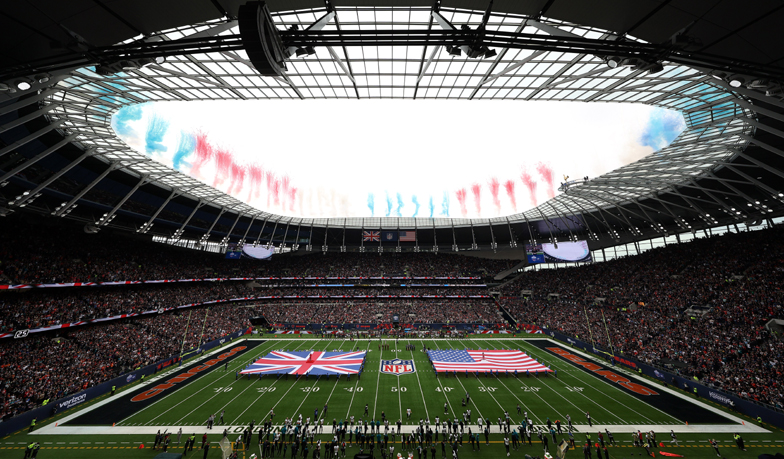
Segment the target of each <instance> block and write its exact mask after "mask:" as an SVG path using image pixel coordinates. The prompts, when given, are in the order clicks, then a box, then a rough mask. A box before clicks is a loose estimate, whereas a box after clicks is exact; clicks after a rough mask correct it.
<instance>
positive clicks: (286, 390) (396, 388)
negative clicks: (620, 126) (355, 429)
mask: <svg viewBox="0 0 784 459" xmlns="http://www.w3.org/2000/svg"><path fill="white" fill-rule="evenodd" d="M388 342H390V343H391V347H392V350H388V351H381V352H380V351H379V350H378V342H377V341H368V340H359V341H356V342H349V341H322V340H315V339H308V338H295V339H287V338H272V339H269V340H268V341H266V342H265V343H262V344H261V345H259V346H258V347H256V348H255V349H252V350H251V351H250V352H248V353H246V354H244V355H241V356H239V357H238V358H237V359H235V360H232V361H230V363H229V366H228V370H225V369H224V367H223V366H222V365H219V366H217V367H216V368H215V369H214V370H212V371H210V372H209V373H207V374H204V375H203V376H202V377H200V378H199V379H196V380H194V381H193V382H191V383H188V384H184V385H182V386H183V387H179V388H176V389H175V390H172V391H171V392H170V393H167V394H166V395H165V396H162V397H159V400H158V401H157V402H156V403H154V404H152V405H150V406H149V407H147V408H145V409H143V410H141V411H139V412H137V413H135V414H133V415H132V416H130V417H128V418H127V419H118V420H117V421H116V422H117V425H118V426H156V427H160V428H167V427H171V426H184V432H183V437H186V436H187V434H190V433H196V434H197V435H198V437H199V438H200V437H201V434H202V433H204V432H205V431H206V428H205V422H206V420H207V417H208V416H209V415H210V414H212V413H218V414H220V412H221V411H222V410H225V424H226V425H230V426H233V431H238V430H241V428H242V427H241V426H245V425H247V424H248V423H250V422H251V421H252V420H255V421H256V424H257V425H258V424H259V423H261V422H263V421H264V420H265V419H266V418H267V417H268V416H269V413H270V411H271V410H272V411H274V413H275V423H279V422H282V420H283V419H284V418H285V417H296V415H297V414H299V413H302V415H303V417H308V416H310V417H312V416H313V411H314V409H318V410H319V416H320V417H321V416H324V414H323V413H322V408H323V406H324V404H325V403H328V405H329V412H328V413H327V415H326V416H324V417H325V427H324V432H325V435H324V436H323V437H321V438H323V439H324V440H326V439H327V437H330V435H328V433H329V432H331V424H332V419H333V418H337V419H338V420H340V419H346V418H348V417H349V416H351V415H354V416H355V417H356V418H357V419H361V418H363V417H364V408H365V404H367V405H368V411H369V415H368V416H367V418H370V419H380V418H381V412H382V411H383V412H384V413H385V414H386V416H387V418H388V419H389V420H390V425H391V424H392V423H394V422H395V421H397V419H402V421H403V424H404V425H405V424H416V423H418V421H419V419H420V418H429V419H431V421H432V420H434V418H435V417H436V416H439V417H441V418H442V419H443V418H444V403H447V413H448V416H449V417H450V418H453V417H459V418H462V412H463V411H464V410H465V409H466V408H464V407H463V406H462V403H461V402H462V399H463V398H464V397H465V393H466V392H469V393H470V394H471V400H472V402H473V403H471V405H470V406H469V408H471V409H472V411H473V413H472V419H473V420H475V419H476V418H477V416H482V417H485V418H490V419H491V420H492V421H493V423H494V424H496V425H497V418H498V417H503V411H504V410H508V412H509V414H510V416H511V418H512V420H513V421H514V422H515V425H517V424H519V422H520V421H521V420H522V416H520V415H518V414H517V411H516V406H517V404H520V405H521V406H522V409H523V410H525V411H527V412H528V414H529V417H531V418H532V419H533V421H534V423H535V424H544V423H545V422H546V420H547V418H550V419H551V420H555V419H561V420H563V419H564V417H565V415H566V414H570V415H571V417H572V419H573V421H574V422H575V424H583V423H584V421H585V418H584V416H583V413H584V412H585V411H590V412H591V415H592V417H593V420H594V423H596V424H605V425H610V426H612V425H619V426H620V425H636V424H661V425H682V424H683V423H684V420H683V419H678V418H676V417H675V416H673V415H671V414H667V413H665V412H664V411H661V410H658V409H656V408H653V407H652V406H650V405H649V404H647V403H645V402H644V401H643V400H640V399H638V398H635V397H633V396H630V395H629V394H627V393H626V392H624V391H623V390H621V389H619V388H618V387H617V385H614V384H612V383H610V382H607V381H606V380H604V379H601V378H599V377H597V376H595V375H592V374H590V373H587V372H585V371H582V370H580V369H578V368H576V367H574V366H572V365H571V364H569V363H567V362H565V361H563V360H560V359H559V358H558V357H556V356H554V355H552V354H547V352H546V351H544V350H542V349H540V348H537V347H535V346H534V345H532V344H531V343H529V342H525V341H524V340H522V339H518V340H508V339H497V338H493V337H490V338H484V337H480V338H479V339H466V340H411V341H409V340H400V342H399V343H398V345H397V346H396V345H395V343H394V341H392V340H390V341H388ZM409 342H410V343H412V344H416V345H417V349H418V350H417V351H405V350H404V349H405V345H406V344H408V343H409ZM231 345H236V342H235V343H232V344H231ZM422 346H427V347H430V348H431V349H466V348H468V349H478V348H487V349H494V348H495V349H505V348H510V347H512V348H516V349H517V348H519V349H522V350H524V351H525V352H527V353H529V355H532V356H533V357H536V358H538V359H539V360H540V361H542V362H544V363H546V364H548V365H550V366H551V368H553V369H556V370H558V377H557V378H555V377H548V378H543V377H542V378H538V379H537V378H533V377H532V378H524V377H520V378H514V377H509V378H506V377H500V378H494V377H490V378H484V377H479V378H475V377H469V378H465V377H464V376H460V377H458V378H454V377H448V378H445V377H443V375H442V376H440V377H436V375H435V374H434V372H433V371H432V367H431V365H430V363H429V361H428V359H427V356H426V354H425V353H423V352H421V349H422ZM279 348H285V349H316V350H333V349H342V350H349V349H354V348H358V349H360V350H363V349H369V350H370V352H369V354H368V357H367V359H366V364H365V372H364V373H363V374H362V377H361V379H360V380H357V379H356V378H352V380H351V381H350V382H349V381H346V380H345V379H341V380H340V381H336V380H335V378H334V377H333V378H331V379H330V380H325V379H324V378H322V379H321V380H316V378H310V379H309V380H305V379H304V378H301V379H299V380H295V379H294V378H289V379H288V380H284V379H275V378H274V377H264V378H262V379H261V380H259V379H258V378H250V379H244V378H241V379H239V380H235V371H237V370H239V369H241V368H243V367H244V366H245V365H247V363H249V362H250V361H252V360H253V359H254V358H255V357H260V356H263V355H265V354H266V353H267V352H268V351H269V350H271V349H279ZM395 348H397V350H396V349H395ZM392 358H401V359H413V360H414V361H415V365H416V372H415V373H413V374H408V375H402V376H400V377H397V376H393V375H388V374H381V373H380V372H379V367H380V360H381V359H392ZM647 385H648V386H650V387H654V388H655V387H656V386H657V385H658V383H656V382H654V381H648V383H647ZM135 386H136V385H132V386H131V387H130V388H127V389H126V390H125V391H122V392H120V393H118V394H117V395H115V397H122V396H123V394H127V393H128V391H130V390H134V389H135ZM683 403H688V402H683ZM83 408H85V406H79V407H78V408H77V409H74V410H69V412H66V413H62V414H61V415H59V416H58V418H54V419H51V420H47V421H46V422H45V423H44V424H49V423H53V422H58V419H62V417H63V416H64V415H68V414H72V413H73V412H75V411H78V410H81V409H83ZM408 408H410V409H411V410H412V416H411V420H410V421H407V419H406V409H408ZM475 425H476V424H475V422H472V424H471V426H472V427H473V428H474V430H476V428H475ZM191 427H192V428H191ZM768 428H770V427H769V426H768ZM610 430H612V428H611V429H610ZM771 430H774V433H771V434H748V435H745V436H744V437H745V438H746V440H747V442H748V443H747V445H748V446H750V448H748V451H747V452H741V451H739V450H737V449H734V448H731V446H734V443H732V442H731V439H732V437H731V435H730V434H710V433H705V434H680V435H679V439H680V440H681V441H682V442H683V444H684V446H680V447H677V448H676V447H670V448H664V449H665V450H667V451H672V452H675V453H678V454H684V455H686V456H687V457H695V458H711V457H715V453H714V452H713V450H712V449H711V448H709V447H707V444H706V443H705V441H706V440H707V439H708V438H711V437H715V438H717V439H719V440H720V441H722V454H723V455H724V456H725V457H736V456H743V457H755V456H756V455H758V454H762V453H768V454H770V453H775V452H777V451H779V452H782V451H784V434H782V433H781V432H780V431H779V430H777V429H771ZM221 432H222V427H216V428H215V429H214V430H212V431H210V433H209V435H210V440H211V441H217V440H219V439H220V438H221ZM658 434H659V440H660V441H662V440H663V441H665V443H666V442H667V441H668V440H669V437H668V436H667V435H666V434H665V432H658ZM581 435H583V434H582V433H578V434H577V435H576V438H577V439H578V441H581V440H582V439H583V437H581ZM234 436H235V437H236V435H234ZM626 437H627V435H626V434H617V435H616V440H618V441H619V444H620V445H619V446H617V447H614V448H611V457H612V458H613V459H620V458H624V459H625V458H626V457H628V456H631V455H633V454H641V453H644V450H642V449H639V448H632V447H631V446H630V443H629V442H628V440H629V439H628V438H626ZM665 437H666V438H665ZM594 438H595V436H594ZM30 439H33V440H37V441H40V442H41V443H42V446H43V447H42V450H41V453H40V454H39V457H43V458H45V457H58V458H66V459H68V458H82V457H83V458H92V457H96V458H97V457H104V456H105V455H106V452H107V449H111V453H110V454H111V457H113V458H123V457H153V456H154V455H155V453H156V452H155V451H151V450H150V449H149V448H145V449H144V450H139V449H137V447H138V444H139V443H140V442H145V443H146V444H147V446H151V443H152V440H153V436H152V435H142V434H135V435H78V436H62V435H46V436H44V435H31V436H28V435H27V434H26V433H25V432H20V433H17V434H14V435H9V436H7V437H5V438H4V439H2V442H0V458H4V457H21V456H22V455H23V451H22V450H21V449H19V448H22V447H23V445H24V444H26V443H27V442H28V441H30ZM255 439H256V435H254V442H253V443H254V444H255ZM491 441H492V444H491V445H490V446H489V447H484V445H482V446H483V448H482V450H481V451H480V452H472V451H471V447H470V445H469V444H468V443H467V442H465V443H464V446H463V447H462V448H461V451H460V455H461V457H471V458H473V457H476V458H488V457H497V456H499V455H502V454H501V453H502V452H503V454H505V450H504V447H503V442H502V436H501V435H500V434H492V435H491ZM398 442H399V437H398ZM690 442H691V443H690ZM197 446H198V445H197ZM700 446H701V447H700ZM172 450H173V451H175V452H181V448H177V447H176V445H172V448H171V449H170V451H172ZM55 451H56V453H55ZM396 451H397V450H396ZM255 452H256V454H257V455H258V454H259V451H255ZM356 452H357V450H356V448H355V449H354V450H353V451H351V450H350V451H349V457H351V456H353V454H355V453H356ZM541 452H542V450H541V445H540V444H538V442H537V441H536V437H534V445H533V446H524V447H522V448H521V450H520V451H518V452H513V455H517V456H520V457H522V456H523V455H524V454H530V455H532V456H534V455H539V456H541ZM249 454H250V452H242V454H240V457H248V455H249ZM581 455H582V452H581V451H572V452H569V453H568V455H567V457H571V458H575V457H578V456H581ZM594 455H595V449H594ZM191 456H193V457H202V452H201V451H197V450H196V449H194V451H193V452H192V453H190V454H189V455H188V457H191ZM376 456H377V457H380V456H379V454H378V451H376ZM437 456H438V457H439V458H440V448H438V454H437ZM208 457H214V458H218V457H220V451H219V449H218V448H214V449H213V450H211V451H210V453H209V456H208ZM322 457H323V456H322Z"/></svg>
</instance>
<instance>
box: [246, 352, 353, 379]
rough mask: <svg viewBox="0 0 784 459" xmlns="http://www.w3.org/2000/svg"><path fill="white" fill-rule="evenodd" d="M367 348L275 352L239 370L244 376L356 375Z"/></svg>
mask: <svg viewBox="0 0 784 459" xmlns="http://www.w3.org/2000/svg"><path fill="white" fill-rule="evenodd" d="M366 354H367V352H366V351H355V352H324V351H272V352H270V353H269V354H267V355H265V356H264V357H263V358H260V359H259V360H256V361H255V362H253V363H252V364H250V365H248V367H247V368H245V369H244V370H242V371H240V374H243V375H255V374H265V375H270V374H271V375H284V374H285V375H314V376H322V375H324V376H325V375H355V374H357V373H359V372H360V371H361V369H362V366H363V365H364V363H365V355H366Z"/></svg>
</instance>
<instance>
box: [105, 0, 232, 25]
mask: <svg viewBox="0 0 784 459" xmlns="http://www.w3.org/2000/svg"><path fill="white" fill-rule="evenodd" d="M104 3H105V4H106V5H107V6H108V7H109V8H111V9H112V11H114V12H115V13H117V14H118V15H120V16H121V17H123V18H125V20H126V21H128V22H129V23H131V24H133V25H134V27H136V28H137V29H139V30H141V31H142V33H154V32H158V31H160V30H165V29H171V28H174V27H180V26H184V25H190V24H196V23H198V22H203V21H208V20H210V19H218V18H220V17H221V13H220V11H218V9H217V8H216V7H215V5H214V4H213V3H212V2H211V1H210V0H166V1H159V0H104Z"/></svg>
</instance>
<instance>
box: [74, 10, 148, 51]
mask: <svg viewBox="0 0 784 459" xmlns="http://www.w3.org/2000/svg"><path fill="white" fill-rule="evenodd" d="M62 24H63V25H64V26H66V27H68V28H69V29H70V30H72V31H73V32H75V33H77V34H78V35H79V36H81V37H82V38H84V39H85V40H86V41H87V43H90V44H91V45H93V46H111V45H114V44H117V43H119V42H121V41H123V40H127V39H128V38H129V37H133V36H135V35H137V34H138V33H137V32H136V31H135V30H133V29H132V28H130V27H128V25H126V24H124V23H123V22H122V21H121V20H120V19H119V18H117V17H116V16H114V15H112V14H111V13H110V12H108V11H106V10H105V9H103V8H101V7H99V6H95V7H94V8H92V9H90V10H89V11H85V12H83V13H82V14H78V15H74V16H72V17H70V18H67V19H64V20H63V21H62ZM96 24H101V25H102V27H95V25H96Z"/></svg>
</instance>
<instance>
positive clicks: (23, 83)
mask: <svg viewBox="0 0 784 459" xmlns="http://www.w3.org/2000/svg"><path fill="white" fill-rule="evenodd" d="M14 84H15V85H16V88H17V89H19V90H20V91H27V90H28V89H30V88H32V87H33V86H32V85H31V84H30V82H29V81H27V80H17V81H15V82H14Z"/></svg>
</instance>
